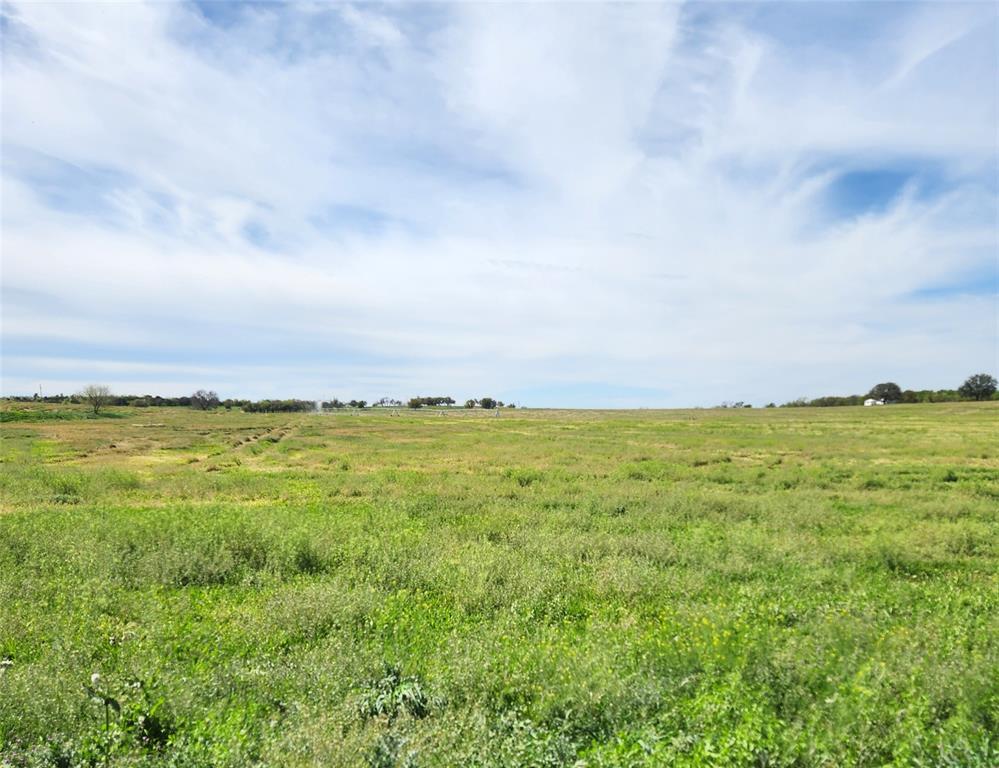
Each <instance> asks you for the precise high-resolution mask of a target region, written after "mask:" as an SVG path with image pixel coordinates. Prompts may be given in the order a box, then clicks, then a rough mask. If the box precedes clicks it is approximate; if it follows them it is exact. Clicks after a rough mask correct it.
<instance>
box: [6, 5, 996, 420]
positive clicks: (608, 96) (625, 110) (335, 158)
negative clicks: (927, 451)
mask: <svg viewBox="0 0 999 768" xmlns="http://www.w3.org/2000/svg"><path fill="white" fill-rule="evenodd" d="M2 34H3V41H2V42H3V70H2V79H0V85H2V200H0V205H2V211H0V216H2V230H0V234H2V244H0V255H2V273H0V275H2V301H3V304H2V392H3V394H6V395H11V394H31V393H34V392H37V391H38V390H39V388H41V390H42V392H43V394H55V393H59V392H64V393H71V392H74V391H77V390H79V389H80V388H81V387H82V386H84V385H86V384H88V383H102V384H108V385H110V386H111V387H112V389H113V390H114V391H116V392H121V393H134V394H143V393H154V394H162V395H180V394H189V393H190V392H191V391H193V390H194V389H198V388H207V389H214V390H216V391H217V392H218V393H219V395H220V396H221V397H223V398H225V397H249V398H254V399H257V398H265V397H302V398H308V399H315V398H331V397H333V396H337V397H340V398H341V399H350V398H364V399H367V400H374V399H377V398H380V397H383V396H390V397H399V398H406V397H409V396H413V395H417V394H422V395H435V394H441V395H451V396H453V397H455V398H456V399H459V400H463V399H465V398H467V397H479V396H484V395H490V396H492V397H497V398H499V399H503V400H506V401H514V402H517V403H518V404H523V405H527V406H537V407H541V406H564V407H686V406H712V405H715V404H718V403H720V402H723V401H737V400H742V401H747V402H751V403H754V404H757V405H761V404H765V403H767V402H770V401H776V402H778V403H780V402H784V401H787V400H791V399H794V398H797V397H802V396H805V397H817V396H820V395H827V394H850V393H863V392H866V391H867V390H869V389H870V387H871V386H872V385H874V384H876V383H878V382H882V381H895V382H898V383H899V384H900V385H901V386H902V387H903V388H913V389H923V388H934V389H936V388H955V387H957V386H958V385H959V384H960V383H961V382H962V381H963V380H964V379H965V378H966V377H967V376H968V375H970V374H972V373H977V372H980V371H985V372H990V373H992V374H996V373H997V369H999V309H997V306H999V213H997V211H999V199H997V198H999V42H997V41H999V6H997V5H996V4H994V3H988V2H984V3H971V4H962V3H958V2H948V3H931V4H907V3H889V2H881V3H863V4H851V3H839V2H837V3H817V2H816V3H792V4H778V3H768V4H763V5H754V4H748V3H739V4H731V5H729V4H722V3H688V4H654V3H641V4H633V5H631V4H628V5H626V4H611V5H604V4H598V3H577V4H556V3H546V4H537V5H531V4H500V3H492V4H479V3H461V4H447V5H444V4H423V3H406V4H396V5H380V4H372V3H359V4H332V3H299V4H293V5H292V4H237V3H165V2H153V3H143V2H129V3H101V4H98V3H94V4H87V3H73V4H70V3H41V2H31V3H20V2H5V3H4V4H3V6H2Z"/></svg>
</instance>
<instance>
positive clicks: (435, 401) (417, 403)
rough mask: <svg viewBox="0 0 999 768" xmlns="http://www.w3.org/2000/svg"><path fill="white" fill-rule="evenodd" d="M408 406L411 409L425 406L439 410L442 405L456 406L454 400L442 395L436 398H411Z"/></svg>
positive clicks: (420, 396)
mask: <svg viewBox="0 0 999 768" xmlns="http://www.w3.org/2000/svg"><path fill="white" fill-rule="evenodd" d="M406 405H407V406H409V407H410V408H423V407H424V406H428V407H431V408H439V407H440V406H442V405H446V406H452V405H454V398H453V397H446V396H441V395H437V396H435V397H423V396H422V395H417V396H416V397H411V398H409V402H408V403H407V404H406Z"/></svg>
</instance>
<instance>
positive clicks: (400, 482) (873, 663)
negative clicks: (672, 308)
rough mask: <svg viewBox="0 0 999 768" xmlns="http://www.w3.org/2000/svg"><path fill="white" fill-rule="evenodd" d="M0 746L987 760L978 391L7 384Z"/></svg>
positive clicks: (988, 428)
mask: <svg viewBox="0 0 999 768" xmlns="http://www.w3.org/2000/svg"><path fill="white" fill-rule="evenodd" d="M3 408H4V422H3V423H2V424H0V428H2V445H0V454H2V456H0V457H2V465H0V470H2V471H0V492H2V501H0V503H2V507H0V765H3V766H5V767H6V766H43V765H44V766H75V765H94V766H103V765H121V766H124V765H128V766H209V765H210V766H233V767H235V766H252V765H261V766H263V765H267V766H307V765H324V766H379V767H381V766H385V767H388V766H408V767H409V768H415V767H416V766H421V767H424V766H580V768H582V767H583V766H586V767H592V768H597V767H599V766H674V765H675V766H792V765H793V766H883V765H894V766H910V765H911V766H962V767H964V768H972V767H973V766H983V767H984V766H994V765H996V764H997V763H999V525H997V523H999V403H981V404H977V403H953V404H940V405H917V406H892V407H887V408H877V409H871V408H868V409H864V408H827V409H812V408H795V409H767V410H748V409H747V410H701V411H630V412H625V411H622V412H610V411H608V412H584V411H504V412H503V413H502V416H501V417H499V418H493V417H491V416H490V415H489V414H487V413H484V412H481V411H465V410H463V409H459V410H456V411H453V412H450V413H448V414H447V415H446V416H439V415H437V414H436V412H433V411H427V410H424V411H415V412H410V411H405V410H403V411H401V413H400V415H399V416H398V417H394V416H390V415H389V414H388V413H386V412H381V413H378V412H370V411H369V412H364V413H357V414H347V413H339V414H335V415H315V414H288V415H268V414H244V413H241V412H236V411H233V412H225V411H221V410H220V411H215V412H195V411H190V410H187V409H180V408H147V409H139V408H134V409H129V408H118V409H110V410H109V412H108V413H107V414H106V415H104V414H102V415H101V417H99V418H90V417H88V415H87V414H86V412H85V410H84V409H82V407H78V406H21V405H17V404H10V403H7V404H5V405H4V406H3Z"/></svg>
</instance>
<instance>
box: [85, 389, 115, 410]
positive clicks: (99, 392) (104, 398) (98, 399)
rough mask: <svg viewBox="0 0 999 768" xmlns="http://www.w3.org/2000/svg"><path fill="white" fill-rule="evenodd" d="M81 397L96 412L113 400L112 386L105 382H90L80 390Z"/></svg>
mask: <svg viewBox="0 0 999 768" xmlns="http://www.w3.org/2000/svg"><path fill="white" fill-rule="evenodd" d="M80 399H81V400H83V402H85V403H87V404H89V405H90V407H91V408H93V409H94V414H95V415H96V414H97V413H99V412H100V410H101V408H103V407H104V406H105V405H107V404H108V403H110V402H111V387H108V386H106V385H104V384H88V385H87V386H85V387H84V388H83V389H82V390H80Z"/></svg>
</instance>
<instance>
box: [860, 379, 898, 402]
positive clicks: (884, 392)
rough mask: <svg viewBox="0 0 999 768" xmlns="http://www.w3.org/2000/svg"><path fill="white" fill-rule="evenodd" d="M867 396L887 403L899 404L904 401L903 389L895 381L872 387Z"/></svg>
mask: <svg viewBox="0 0 999 768" xmlns="http://www.w3.org/2000/svg"><path fill="white" fill-rule="evenodd" d="M867 396H868V397H873V398H874V399H875V400H884V401H885V402H886V403H897V402H898V401H899V400H901V399H902V388H901V387H900V386H899V385H898V384H896V383H895V382H894V381H886V382H884V383H882V384H875V385H874V386H873V387H871V391H870V392H868V393H867Z"/></svg>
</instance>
